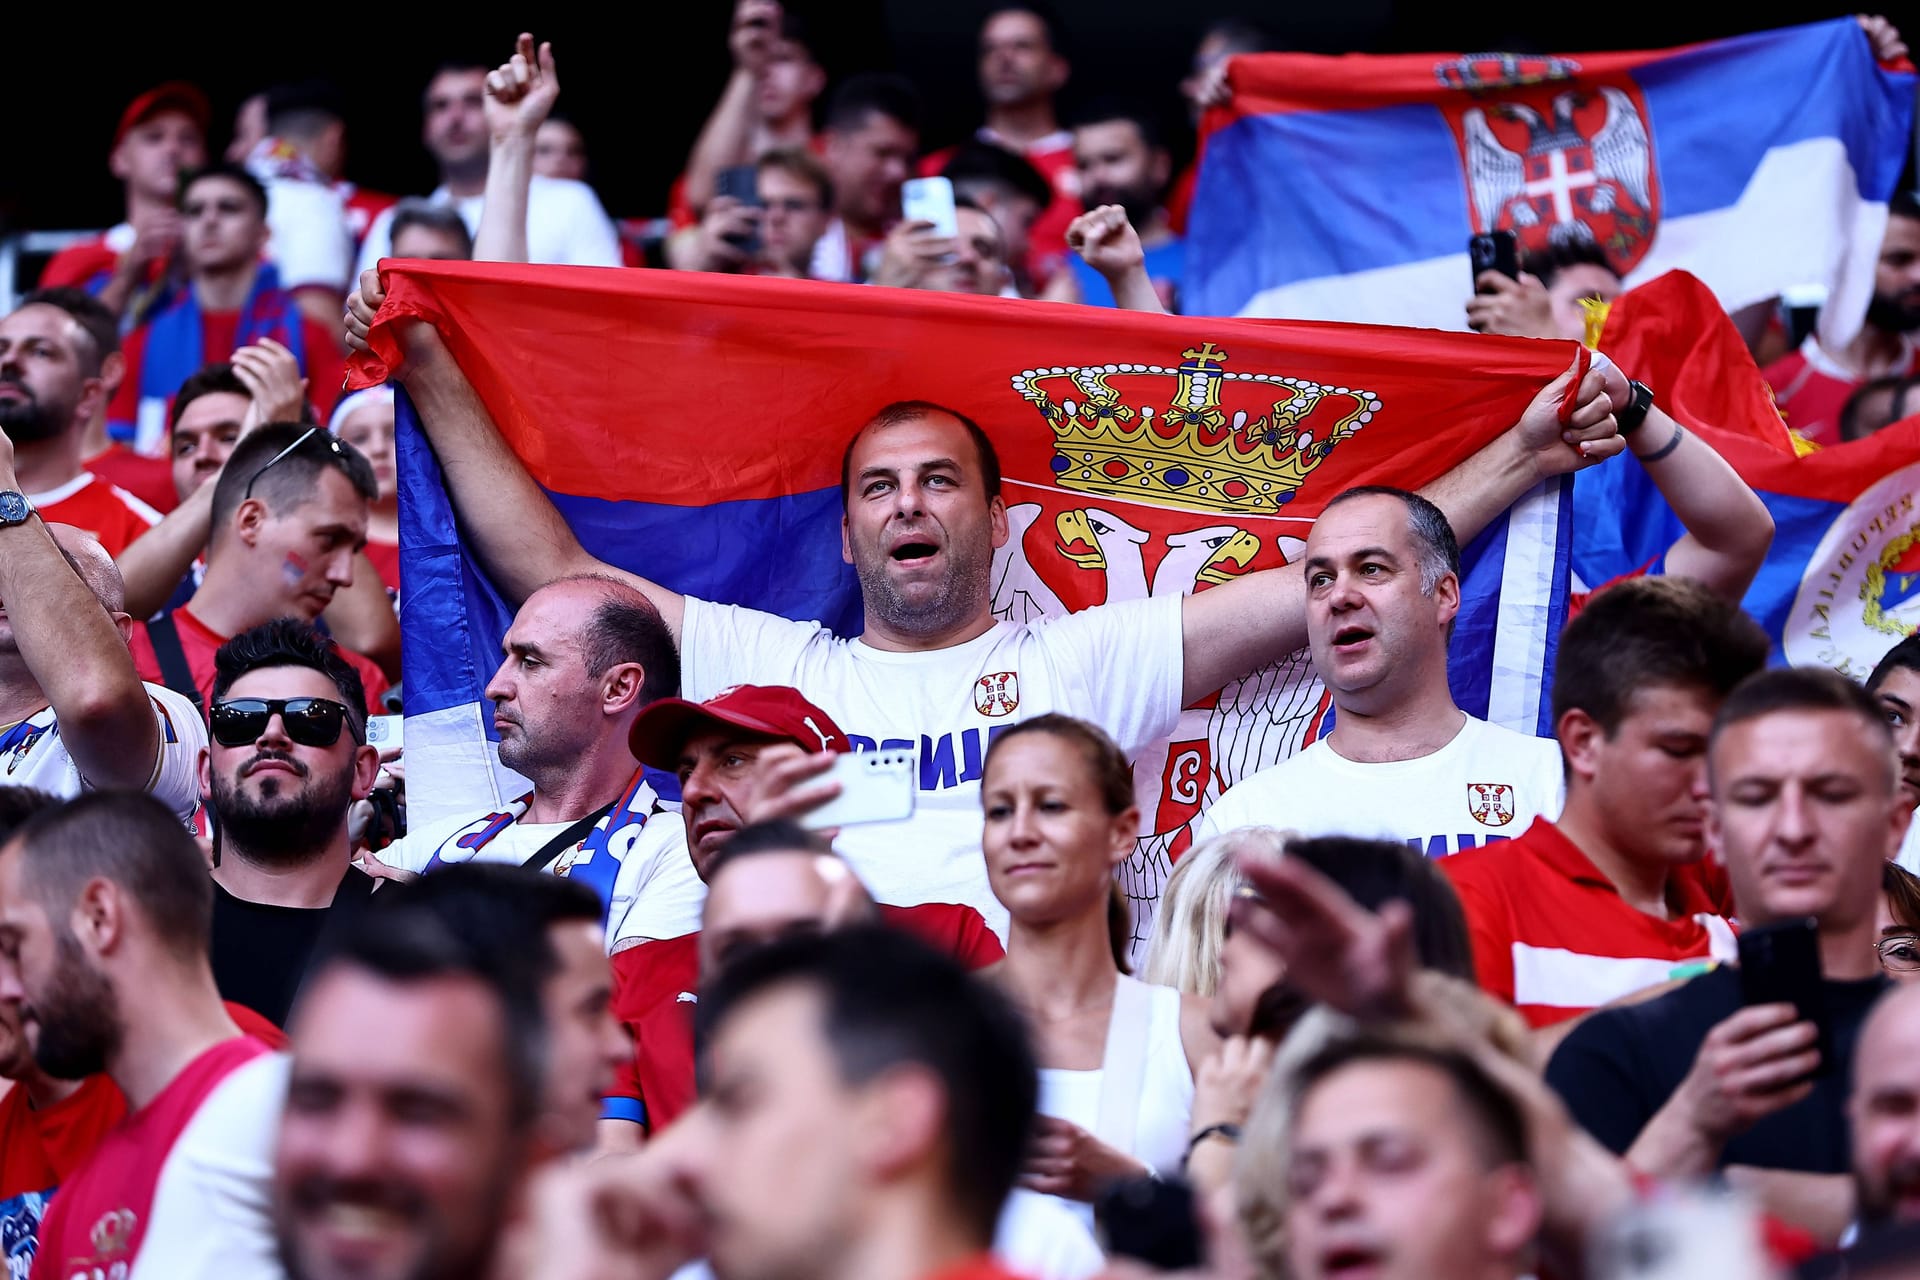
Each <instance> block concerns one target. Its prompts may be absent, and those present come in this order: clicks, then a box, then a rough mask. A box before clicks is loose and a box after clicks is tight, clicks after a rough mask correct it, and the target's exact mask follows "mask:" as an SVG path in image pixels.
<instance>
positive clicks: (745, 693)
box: [627, 684, 853, 772]
mask: <svg viewBox="0 0 1920 1280" xmlns="http://www.w3.org/2000/svg"><path fill="white" fill-rule="evenodd" d="M715 729H744V730H745V731H746V732H748V733H751V734H756V735H758V736H760V737H765V738H783V739H785V740H786V741H788V742H791V743H794V744H795V745H796V746H799V747H803V748H805V749H806V750H808V751H834V752H845V751H851V750H853V744H852V743H850V742H848V741H847V735H846V734H844V733H842V732H840V726H839V725H837V724H835V723H834V722H833V719H832V718H831V717H830V716H828V715H827V713H826V712H824V711H822V710H821V709H820V708H818V707H816V706H814V705H813V704H812V703H811V702H808V701H807V700H806V699H805V698H803V697H801V696H800V691H799V690H798V689H794V688H791V687H789V686H787V685H784V684H737V685H734V686H733V687H732V688H731V689H722V690H721V691H720V692H719V693H716V694H714V695H713V696H712V697H711V698H708V699H707V700H706V701H705V702H689V701H688V700H687V699H685V698H662V699H660V700H659V701H658V702H656V703H654V704H652V705H651V706H649V707H648V708H647V709H646V710H644V711H642V712H641V713H640V714H639V715H637V716H635V717H634V720H633V728H632V730H631V731H630V732H629V733H628V736H627V742H628V745H629V746H630V747H631V748H632V750H633V758H634V759H636V760H638V761H639V762H640V763H641V764H645V765H651V766H653V767H654V768H656V769H665V770H668V771H669V772H671V771H672V770H674V769H677V768H678V767H679V765H680V752H681V750H682V749H684V748H685V747H686V745H687V739H689V738H691V737H692V736H693V735H694V734H696V733H702V732H712V731H713V730H715Z"/></svg>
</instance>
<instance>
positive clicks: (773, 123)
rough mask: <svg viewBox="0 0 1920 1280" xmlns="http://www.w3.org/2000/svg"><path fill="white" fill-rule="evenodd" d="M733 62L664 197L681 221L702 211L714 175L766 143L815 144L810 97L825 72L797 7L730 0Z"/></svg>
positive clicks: (749, 160)
mask: <svg viewBox="0 0 1920 1280" xmlns="http://www.w3.org/2000/svg"><path fill="white" fill-rule="evenodd" d="M727 52H728V53H729V54H730V55H731V57H732V60H733V70H732V72H731V74H729V75H728V77H727V83H726V87H725V88H724V89H722V90H721V93H720V100H719V101H718V102H717V103H715V104H714V107H713V111H712V112H711V113H710V114H709V115H708V116H707V119H706V123H705V124H703V125H702V126H701V127H700V135H699V136H698V137H697V138H695V139H694V143H693V151H692V153H691V154H690V155H689V156H688V157H687V168H686V172H685V173H683V174H682V175H681V176H680V180H679V181H678V182H676V183H674V187H673V190H672V192H670V193H669V195H668V197H667V201H668V205H669V208H668V213H669V214H670V215H671V216H672V217H673V219H674V222H675V223H676V224H678V223H679V222H681V221H682V220H688V221H690V220H691V219H692V218H693V217H694V216H695V215H696V214H701V215H703V214H704V213H705V212H706V211H707V210H708V209H709V208H710V207H711V204H712V201H713V199H714V195H715V187H716V184H717V181H718V179H719V176H720V174H721V173H722V172H724V171H725V170H727V169H729V168H732V167H733V166H735V165H743V164H753V163H755V161H756V160H757V159H758V158H759V157H761V156H764V155H766V154H767V153H768V152H769V151H806V150H808V149H809V148H811V147H812V145H813V104H814V100H815V99H816V98H818V97H819V96H820V91H821V90H822V89H824V88H825V87H826V84H827V74H826V72H825V71H823V70H821V67H820V62H819V60H818V59H817V58H816V57H815V56H814V52H813V49H812V48H811V47H810V45H809V43H808V39H807V30H806V26H805V24H804V23H803V22H802V21H801V19H800V17H799V15H798V14H794V13H788V12H787V11H786V10H785V9H784V8H783V7H782V6H781V5H780V4H779V2H778V0H735V4H734V6H733V20H732V22H731V24H730V25H729V26H728V29H727Z"/></svg>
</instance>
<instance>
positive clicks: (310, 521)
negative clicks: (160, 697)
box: [133, 423, 387, 707]
mask: <svg viewBox="0 0 1920 1280" xmlns="http://www.w3.org/2000/svg"><path fill="white" fill-rule="evenodd" d="M227 463H228V465H227V466H226V467H225V468H224V469H223V470H222V471H221V473H220V478H219V479H218V480H217V481H215V482H214V490H213V499H212V508H211V521H212V528H213V536H212V540H211V541H210V542H209V543H208V545H207V572H206V577H205V578H204V579H203V580H202V581H201V583H200V587H199V589H198V590H196V591H195V592H194V593H193V596H192V598H191V599H189V600H188V601H187V603H185V604H183V605H180V606H179V607H177V608H175V609H172V610H169V611H166V612H163V613H159V614H156V615H155V616H153V617H152V618H149V619H148V620H147V621H146V623H145V624H143V625H142V627H141V628H140V630H139V631H138V632H136V633H135V635H134V640H133V653H134V661H135V663H136V664H137V665H138V666H139V668H140V670H141V672H142V673H143V678H145V679H149V680H153V681H155V682H157V683H164V684H166V685H167V686H168V687H169V688H171V689H173V690H174V691H175V692H177V693H180V694H181V695H183V696H186V697H191V698H197V700H198V702H199V705H200V706H202V707H206V706H210V705H211V704H212V693H213V681H214V671H215V665H214V654H215V651H217V650H218V649H219V648H220V646H221V645H223V644H225V643H226V642H227V641H228V640H230V639H231V638H233V637H234V636H236V635H238V634H240V633H241V632H242V631H246V630H248V629H250V628H253V627H257V626H259V625H260V624H261V623H263V622H269V621H271V620H273V619H274V618H282V617H293V618H302V619H305V620H307V621H312V620H313V619H314V618H317V617H319V616H320V614H321V612H322V611H323V610H324V609H325V608H326V607H327V605H328V604H329V603H330V602H331V601H332V600H333V597H334V593H335V592H336V591H338V590H339V589H340V588H341V587H344V586H346V585H348V584H349V583H351V582H352V581H353V566H354V563H355V560H356V556H357V553H358V552H359V551H360V549H361V548H362V547H363V546H364V545H365V544H366V540H367V532H366V531H367V504H368V503H370V502H371V501H372V500H373V498H374V496H375V495H376V493H377V492H378V489H377V487H376V486H375V484H374V480H373V469H372V468H371V467H369V466H368V465H367V460H366V459H365V458H363V457H361V456H360V454H359V452H358V451H357V450H355V449H354V448H353V446H351V445H349V444H346V443H343V442H342V441H340V440H336V439H334V438H333V437H331V436H329V435H327V433H326V431H325V430H324V429H323V428H320V427H307V426H302V425H300V424H299V423H274V424H271V425H268V426H264V427H260V428H258V429H257V430H255V431H254V432H253V433H252V434H250V435H248V436H247V437H246V438H245V439H244V440H242V441H241V442H240V443H239V444H238V445H237V446H235V448H234V450H233V453H232V454H231V455H230V456H229V457H228V459H227ZM339 652H340V653H341V654H342V655H343V656H344V657H345V658H346V660H347V661H348V662H349V663H351V664H352V665H353V667H354V669H355V670H357V671H358V672H359V673H360V680H361V683H362V686H363V687H364V689H365V690H366V694H367V698H368V700H369V701H370V702H374V703H377V702H378V701H379V698H380V695H382V694H383V693H385V692H386V689H387V678H386V676H385V675H384V674H382V672H381V670H380V668H379V667H377V666H375V665H374V664H373V663H372V662H371V661H370V660H368V659H367V658H365V657H362V656H361V655H359V654H357V653H353V652H351V651H349V650H344V649H342V650H339Z"/></svg>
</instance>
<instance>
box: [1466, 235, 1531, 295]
mask: <svg viewBox="0 0 1920 1280" xmlns="http://www.w3.org/2000/svg"><path fill="white" fill-rule="evenodd" d="M1467 258H1468V260H1469V261H1470V262H1472V264H1473V278H1474V279H1475V280H1478V279H1479V278H1480V273H1481V272H1483V271H1498V272H1499V273H1500V274H1501V275H1503V276H1505V277H1507V279H1509V280H1518V279H1519V278H1520V237H1519V235H1518V234H1517V233H1515V232H1512V231H1488V232H1486V233H1484V234H1482V235H1477V236H1474V237H1473V238H1471V239H1470V240H1468V241H1467ZM1475 292H1478V286H1477V285H1476V286H1475Z"/></svg>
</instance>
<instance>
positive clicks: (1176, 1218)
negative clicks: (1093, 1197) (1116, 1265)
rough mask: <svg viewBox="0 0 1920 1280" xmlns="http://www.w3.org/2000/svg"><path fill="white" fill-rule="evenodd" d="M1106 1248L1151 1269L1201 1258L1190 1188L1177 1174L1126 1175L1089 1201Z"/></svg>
mask: <svg viewBox="0 0 1920 1280" xmlns="http://www.w3.org/2000/svg"><path fill="white" fill-rule="evenodd" d="M1093 1212H1094V1218H1095V1220H1096V1221H1097V1222H1098V1223H1099V1224H1100V1234H1101V1236H1102V1237H1103V1238H1104V1239H1105V1240H1106V1246H1107V1252H1108V1253H1109V1254H1113V1255H1116V1256H1118V1257H1122V1258H1134V1259H1136V1260H1138V1261H1140V1262H1144V1263H1146V1264H1147V1265H1148V1266H1150V1267H1152V1268H1154V1269H1155V1270H1157V1271H1186V1270H1189V1269H1191V1268H1193V1267H1198V1266H1199V1265H1200V1264H1201V1262H1202V1257H1201V1248H1200V1224H1199V1223H1198V1222H1197V1221H1195V1220H1194V1216H1193V1188H1192V1187H1190V1186H1189V1185H1187V1183H1186V1182H1185V1180H1183V1179H1180V1178H1128V1179H1126V1180H1124V1181H1121V1182H1116V1183H1114V1184H1113V1185H1112V1186H1110V1187H1108V1188H1107V1189H1106V1191H1105V1192H1103V1193H1102V1194H1101V1196H1100V1198H1099V1199H1098V1200H1097V1201H1096V1202H1095V1203H1094V1208H1093Z"/></svg>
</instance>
